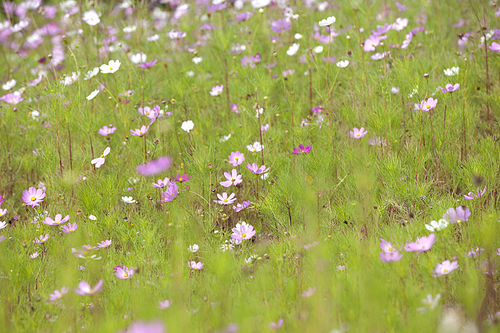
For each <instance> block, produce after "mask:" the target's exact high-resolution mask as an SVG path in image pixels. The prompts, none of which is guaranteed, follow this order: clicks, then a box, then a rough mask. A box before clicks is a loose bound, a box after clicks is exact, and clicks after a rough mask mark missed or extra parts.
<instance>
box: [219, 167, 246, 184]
mask: <svg viewBox="0 0 500 333" xmlns="http://www.w3.org/2000/svg"><path fill="white" fill-rule="evenodd" d="M224 177H226V180H225V181H223V182H220V184H221V185H222V186H224V187H229V186H231V185H238V184H240V183H241V182H242V181H243V180H241V175H238V172H237V171H236V169H233V170H232V171H231V173H229V172H224Z"/></svg>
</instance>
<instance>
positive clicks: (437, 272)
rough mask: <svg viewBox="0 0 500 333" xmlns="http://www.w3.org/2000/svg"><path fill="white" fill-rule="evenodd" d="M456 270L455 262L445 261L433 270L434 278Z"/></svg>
mask: <svg viewBox="0 0 500 333" xmlns="http://www.w3.org/2000/svg"><path fill="white" fill-rule="evenodd" d="M457 268H458V262H457V261H456V260H455V261H453V262H450V261H449V260H445V261H443V262H442V263H440V264H437V266H436V268H434V275H433V276H434V277H438V276H441V275H446V274H450V272H452V271H454V270H455V269H457Z"/></svg>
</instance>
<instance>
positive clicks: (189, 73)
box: [186, 71, 194, 77]
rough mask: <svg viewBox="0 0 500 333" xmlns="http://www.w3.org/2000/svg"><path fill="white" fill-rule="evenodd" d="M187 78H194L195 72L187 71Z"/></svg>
mask: <svg viewBox="0 0 500 333" xmlns="http://www.w3.org/2000/svg"><path fill="white" fill-rule="evenodd" d="M186 76H188V77H193V76H194V72H193V71H187V72H186Z"/></svg>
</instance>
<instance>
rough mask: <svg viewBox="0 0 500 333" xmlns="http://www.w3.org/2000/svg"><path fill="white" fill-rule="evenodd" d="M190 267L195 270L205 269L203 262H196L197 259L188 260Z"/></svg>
mask: <svg viewBox="0 0 500 333" xmlns="http://www.w3.org/2000/svg"><path fill="white" fill-rule="evenodd" d="M188 265H189V268H191V269H192V270H193V271H199V270H201V269H203V263H201V262H196V261H188Z"/></svg>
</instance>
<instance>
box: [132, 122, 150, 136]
mask: <svg viewBox="0 0 500 333" xmlns="http://www.w3.org/2000/svg"><path fill="white" fill-rule="evenodd" d="M148 131H149V125H148V126H146V125H142V126H141V128H136V129H135V130H130V134H131V135H133V136H143V135H144V134H146V133H147V132H148Z"/></svg>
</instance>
